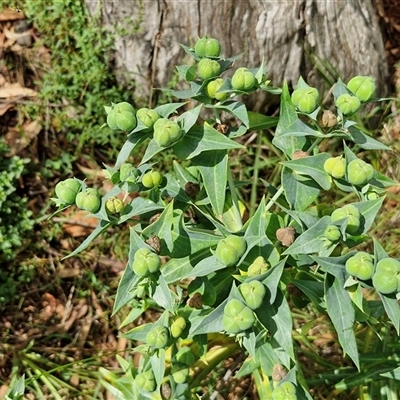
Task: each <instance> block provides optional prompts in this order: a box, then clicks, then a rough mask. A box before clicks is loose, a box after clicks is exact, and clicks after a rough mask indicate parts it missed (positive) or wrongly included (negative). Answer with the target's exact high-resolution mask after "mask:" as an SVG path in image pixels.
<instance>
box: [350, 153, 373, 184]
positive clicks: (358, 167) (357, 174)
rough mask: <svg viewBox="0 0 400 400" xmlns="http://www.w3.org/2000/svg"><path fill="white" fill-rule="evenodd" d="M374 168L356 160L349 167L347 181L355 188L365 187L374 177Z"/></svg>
mask: <svg viewBox="0 0 400 400" xmlns="http://www.w3.org/2000/svg"><path fill="white" fill-rule="evenodd" d="M374 173H375V170H374V167H373V166H372V165H371V164H367V163H366V162H365V161H363V160H360V159H356V160H353V161H350V163H349V165H348V166H347V180H348V181H349V182H350V183H351V184H352V185H355V186H364V185H366V184H367V183H368V182H369V181H370V180H371V179H372V178H373V177H374Z"/></svg>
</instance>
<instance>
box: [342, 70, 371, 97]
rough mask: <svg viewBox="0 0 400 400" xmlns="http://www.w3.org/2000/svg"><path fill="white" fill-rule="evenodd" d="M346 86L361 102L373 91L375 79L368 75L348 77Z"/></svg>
mask: <svg viewBox="0 0 400 400" xmlns="http://www.w3.org/2000/svg"><path fill="white" fill-rule="evenodd" d="M347 87H348V89H349V90H350V91H351V92H352V93H353V94H354V95H355V96H357V97H358V98H359V99H360V101H361V102H365V101H368V100H369V99H370V98H371V97H372V96H373V94H374V92H375V81H374V80H373V79H372V78H371V77H370V76H355V77H354V78H352V79H350V81H349V83H348V84H347Z"/></svg>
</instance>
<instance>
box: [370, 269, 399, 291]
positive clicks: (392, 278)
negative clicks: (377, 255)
mask: <svg viewBox="0 0 400 400" xmlns="http://www.w3.org/2000/svg"><path fill="white" fill-rule="evenodd" d="M372 285H373V286H374V288H375V289H376V290H377V291H378V292H380V293H382V294H390V293H394V292H396V291H398V290H399V279H398V275H393V274H391V273H389V272H381V271H378V270H377V271H376V272H375V274H374V276H373V277H372Z"/></svg>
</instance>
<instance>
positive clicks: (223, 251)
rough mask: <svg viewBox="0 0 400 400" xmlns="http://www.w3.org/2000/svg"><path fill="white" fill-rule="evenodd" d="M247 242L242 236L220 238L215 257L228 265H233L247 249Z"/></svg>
mask: <svg viewBox="0 0 400 400" xmlns="http://www.w3.org/2000/svg"><path fill="white" fill-rule="evenodd" d="M246 248H247V243H246V240H245V239H244V238H243V237H242V236H235V235H230V236H227V237H226V238H225V239H222V240H220V242H219V243H218V245H217V248H216V250H215V257H217V259H218V260H219V261H220V262H221V263H222V264H225V265H226V266H227V267H232V266H234V265H235V264H237V262H238V261H239V260H240V258H241V257H242V255H243V254H244V252H245V251H246Z"/></svg>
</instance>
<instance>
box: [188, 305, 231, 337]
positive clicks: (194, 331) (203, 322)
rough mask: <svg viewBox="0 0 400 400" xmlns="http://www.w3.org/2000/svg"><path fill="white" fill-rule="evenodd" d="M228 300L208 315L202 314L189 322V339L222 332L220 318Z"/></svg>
mask: <svg viewBox="0 0 400 400" xmlns="http://www.w3.org/2000/svg"><path fill="white" fill-rule="evenodd" d="M227 302H228V300H225V301H224V302H222V303H221V304H220V305H219V306H218V307H217V308H215V309H214V310H213V311H211V312H210V313H209V314H208V315H204V314H203V313H202V314H201V315H200V316H197V317H196V318H194V319H191V320H190V330H189V337H191V336H193V335H200V334H206V333H215V332H221V331H223V330H224V327H223V325H222V317H223V316H224V308H225V305H226V303H227Z"/></svg>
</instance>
